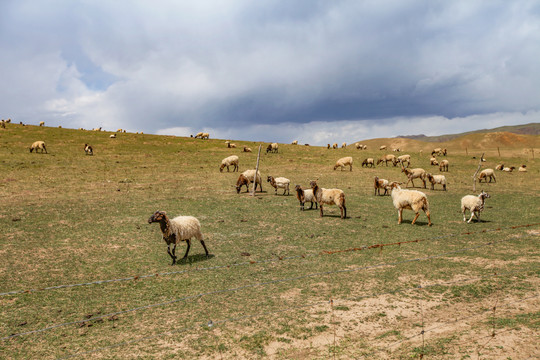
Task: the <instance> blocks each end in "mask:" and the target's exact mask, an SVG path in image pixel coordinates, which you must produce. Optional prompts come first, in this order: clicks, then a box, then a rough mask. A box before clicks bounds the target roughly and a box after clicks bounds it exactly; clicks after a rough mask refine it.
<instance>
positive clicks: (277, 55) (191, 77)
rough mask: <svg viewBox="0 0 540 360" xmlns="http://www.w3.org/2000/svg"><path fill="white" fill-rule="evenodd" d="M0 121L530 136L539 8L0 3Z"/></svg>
mask: <svg viewBox="0 0 540 360" xmlns="http://www.w3.org/2000/svg"><path fill="white" fill-rule="evenodd" d="M0 54H1V56H0V79H2V86H0V117H2V118H12V119H13V120H14V121H16V122H18V121H23V122H24V123H30V124H37V123H39V122H40V121H45V122H46V124H47V125H51V126H58V125H62V126H63V127H69V128H79V127H83V128H93V127H100V126H101V127H103V128H104V129H108V130H116V129H117V128H125V129H127V130H129V131H144V132H145V133H154V134H171V135H179V136H189V135H190V134H194V133H196V132H199V131H206V132H209V133H210V134H211V137H214V138H223V139H225V138H227V139H237V140H253V141H278V142H290V141H292V140H294V139H298V140H299V141H300V143H310V144H312V145H324V144H326V143H329V142H339V143H341V142H349V143H352V142H354V141H357V140H363V139H369V138H376V137H392V136H397V135H409V134H420V133H423V134H426V135H439V134H445V133H457V132H462V131H469V130H475V129H483V128H492V127H496V126H502V125H514V124H524V123H529V122H540V96H539V95H540V66H538V59H540V2H539V1H526V0H523V1H521V0H516V1H497V0H492V1H471V0H467V1H461V0H454V1H435V0H433V1H427V0H426V1H403V0H395V1H384V0H378V1H370V0H365V1H359V0H350V1H347V0H343V1H340V0H336V1H316V0H309V1H307V0H306V1H301V0H299V1H265V0H261V1H248V0H245V1H242V0H222V1H218V2H216V1H214V2H211V1H177V0H169V1H153V2H150V1H127V0H126V1H124V0H115V1H99V0H92V1H90V0H88V1H77V0H44V1H38V0H34V1H25V0H17V1H11V0H3V1H0Z"/></svg>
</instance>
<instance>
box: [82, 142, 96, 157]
mask: <svg viewBox="0 0 540 360" xmlns="http://www.w3.org/2000/svg"><path fill="white" fill-rule="evenodd" d="M84 153H85V154H86V155H94V149H92V146H90V145H88V144H84Z"/></svg>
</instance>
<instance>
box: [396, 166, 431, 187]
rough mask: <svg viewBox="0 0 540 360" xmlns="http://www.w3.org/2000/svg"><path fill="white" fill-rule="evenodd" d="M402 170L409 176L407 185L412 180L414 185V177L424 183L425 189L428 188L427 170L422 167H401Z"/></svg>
mask: <svg viewBox="0 0 540 360" xmlns="http://www.w3.org/2000/svg"><path fill="white" fill-rule="evenodd" d="M401 172H403V173H405V175H406V176H407V179H408V180H407V184H406V185H405V186H408V185H409V181H410V182H411V184H412V186H413V187H414V181H413V180H414V179H420V180H422V182H423V183H424V189H425V188H426V170H424V169H422V168H416V169H409V168H401Z"/></svg>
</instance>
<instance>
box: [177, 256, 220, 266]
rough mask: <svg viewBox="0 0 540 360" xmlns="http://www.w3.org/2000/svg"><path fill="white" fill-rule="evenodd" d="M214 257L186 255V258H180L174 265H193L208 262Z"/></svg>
mask: <svg viewBox="0 0 540 360" xmlns="http://www.w3.org/2000/svg"><path fill="white" fill-rule="evenodd" d="M214 257H216V256H215V255H214V254H208V256H206V255H205V254H193V255H188V257H187V258H185V259H184V258H181V259H179V260H176V265H178V264H195V263H198V262H200V261H206V260H210V259H212V258H214Z"/></svg>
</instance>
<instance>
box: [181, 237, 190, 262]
mask: <svg viewBox="0 0 540 360" xmlns="http://www.w3.org/2000/svg"><path fill="white" fill-rule="evenodd" d="M186 243H187V249H186V253H185V254H184V257H183V258H182V259H185V258H187V254H188V253H189V248H190V247H191V239H187V240H186Z"/></svg>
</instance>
